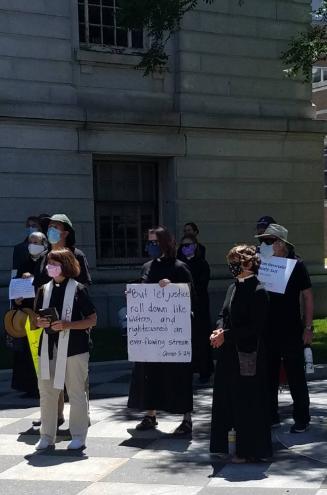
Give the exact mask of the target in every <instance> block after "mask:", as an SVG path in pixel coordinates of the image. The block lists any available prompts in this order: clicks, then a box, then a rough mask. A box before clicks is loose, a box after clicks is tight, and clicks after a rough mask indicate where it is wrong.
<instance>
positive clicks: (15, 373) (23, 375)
mask: <svg viewBox="0 0 327 495" xmlns="http://www.w3.org/2000/svg"><path fill="white" fill-rule="evenodd" d="M27 253H28V256H27V258H25V259H23V258H21V259H20V264H19V265H16V269H17V278H21V276H22V275H23V273H27V272H29V273H31V274H32V275H35V270H36V269H37V266H38V262H37V261H34V260H33V259H32V257H31V255H30V254H29V252H28V251H27ZM13 307H14V308H19V307H20V306H18V305H16V304H15V303H14V302H13ZM21 307H23V308H30V309H33V307H34V299H24V301H23V304H22V305H21ZM11 387H12V388H13V389H15V390H19V391H20V392H26V393H27V394H28V395H29V396H32V397H38V393H39V391H38V384H37V376H36V371H35V368H34V363H33V358H32V355H31V351H30V347H29V343H28V339H27V337H21V338H16V339H13V367H12V379H11Z"/></svg>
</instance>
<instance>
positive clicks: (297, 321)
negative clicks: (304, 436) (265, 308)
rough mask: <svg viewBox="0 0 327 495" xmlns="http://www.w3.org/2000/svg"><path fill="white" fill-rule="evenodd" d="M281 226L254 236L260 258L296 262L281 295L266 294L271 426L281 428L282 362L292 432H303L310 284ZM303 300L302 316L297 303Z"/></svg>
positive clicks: (307, 417)
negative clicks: (291, 403)
mask: <svg viewBox="0 0 327 495" xmlns="http://www.w3.org/2000/svg"><path fill="white" fill-rule="evenodd" d="M287 236H288V231H287V229H285V227H283V226H282V225H278V224H271V225H269V227H267V229H266V230H265V232H264V233H263V234H261V235H257V236H256V237H257V238H258V239H259V240H260V242H261V244H260V256H262V257H263V258H269V257H271V256H278V257H280V258H291V259H296V264H295V267H294V269H293V271H292V273H291V276H290V278H289V281H288V283H287V286H286V290H285V293H284V294H278V293H276V292H269V326H268V332H267V335H266V347H267V355H268V364H269V380H270V398H271V404H270V409H271V424H272V426H273V427H278V426H280V418H279V413H278V386H279V369H280V362H281V359H283V364H284V368H285V371H286V374H287V379H288V384H289V387H290V392H291V395H292V399H293V419H294V424H293V425H292V426H291V429H290V432H291V433H303V432H304V431H306V430H307V429H308V427H309V423H310V412H309V393H308V387H307V383H306V378H305V371H304V356H303V346H304V345H310V344H311V342H312V337H313V332H312V319H313V295H312V288H311V281H310V276H309V274H308V271H307V269H306V267H305V265H304V263H303V261H302V260H301V259H300V258H298V257H297V256H296V255H295V253H294V246H293V244H291V243H290V242H288V240H287ZM301 299H302V301H303V317H302V315H301V307H300V300H301Z"/></svg>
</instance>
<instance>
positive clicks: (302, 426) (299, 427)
mask: <svg viewBox="0 0 327 495" xmlns="http://www.w3.org/2000/svg"><path fill="white" fill-rule="evenodd" d="M308 429H309V423H294V425H292V426H291V428H290V433H304V432H305V431H307V430H308Z"/></svg>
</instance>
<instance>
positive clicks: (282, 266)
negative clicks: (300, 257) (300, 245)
mask: <svg viewBox="0 0 327 495" xmlns="http://www.w3.org/2000/svg"><path fill="white" fill-rule="evenodd" d="M295 265H296V260H292V259H289V258H279V257H277V256H272V257H271V258H263V257H261V264H260V268H259V274H258V279H259V280H260V282H261V283H262V284H263V285H264V287H265V289H266V290H268V291H269V292H277V293H278V294H285V290H286V286H287V284H288V281H289V279H290V276H291V275H292V272H293V270H294V267H295Z"/></svg>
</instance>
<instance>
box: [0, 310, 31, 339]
mask: <svg viewBox="0 0 327 495" xmlns="http://www.w3.org/2000/svg"><path fill="white" fill-rule="evenodd" d="M28 316H29V318H30V320H31V321H33V320H34V319H35V318H36V314H35V313H34V311H33V310H32V309H30V308H19V309H11V310H9V311H7V313H6V314H5V317H4V325H5V329H6V332H7V333H8V334H9V335H11V337H15V338H19V337H26V330H25V324H26V320H27V317H28Z"/></svg>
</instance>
